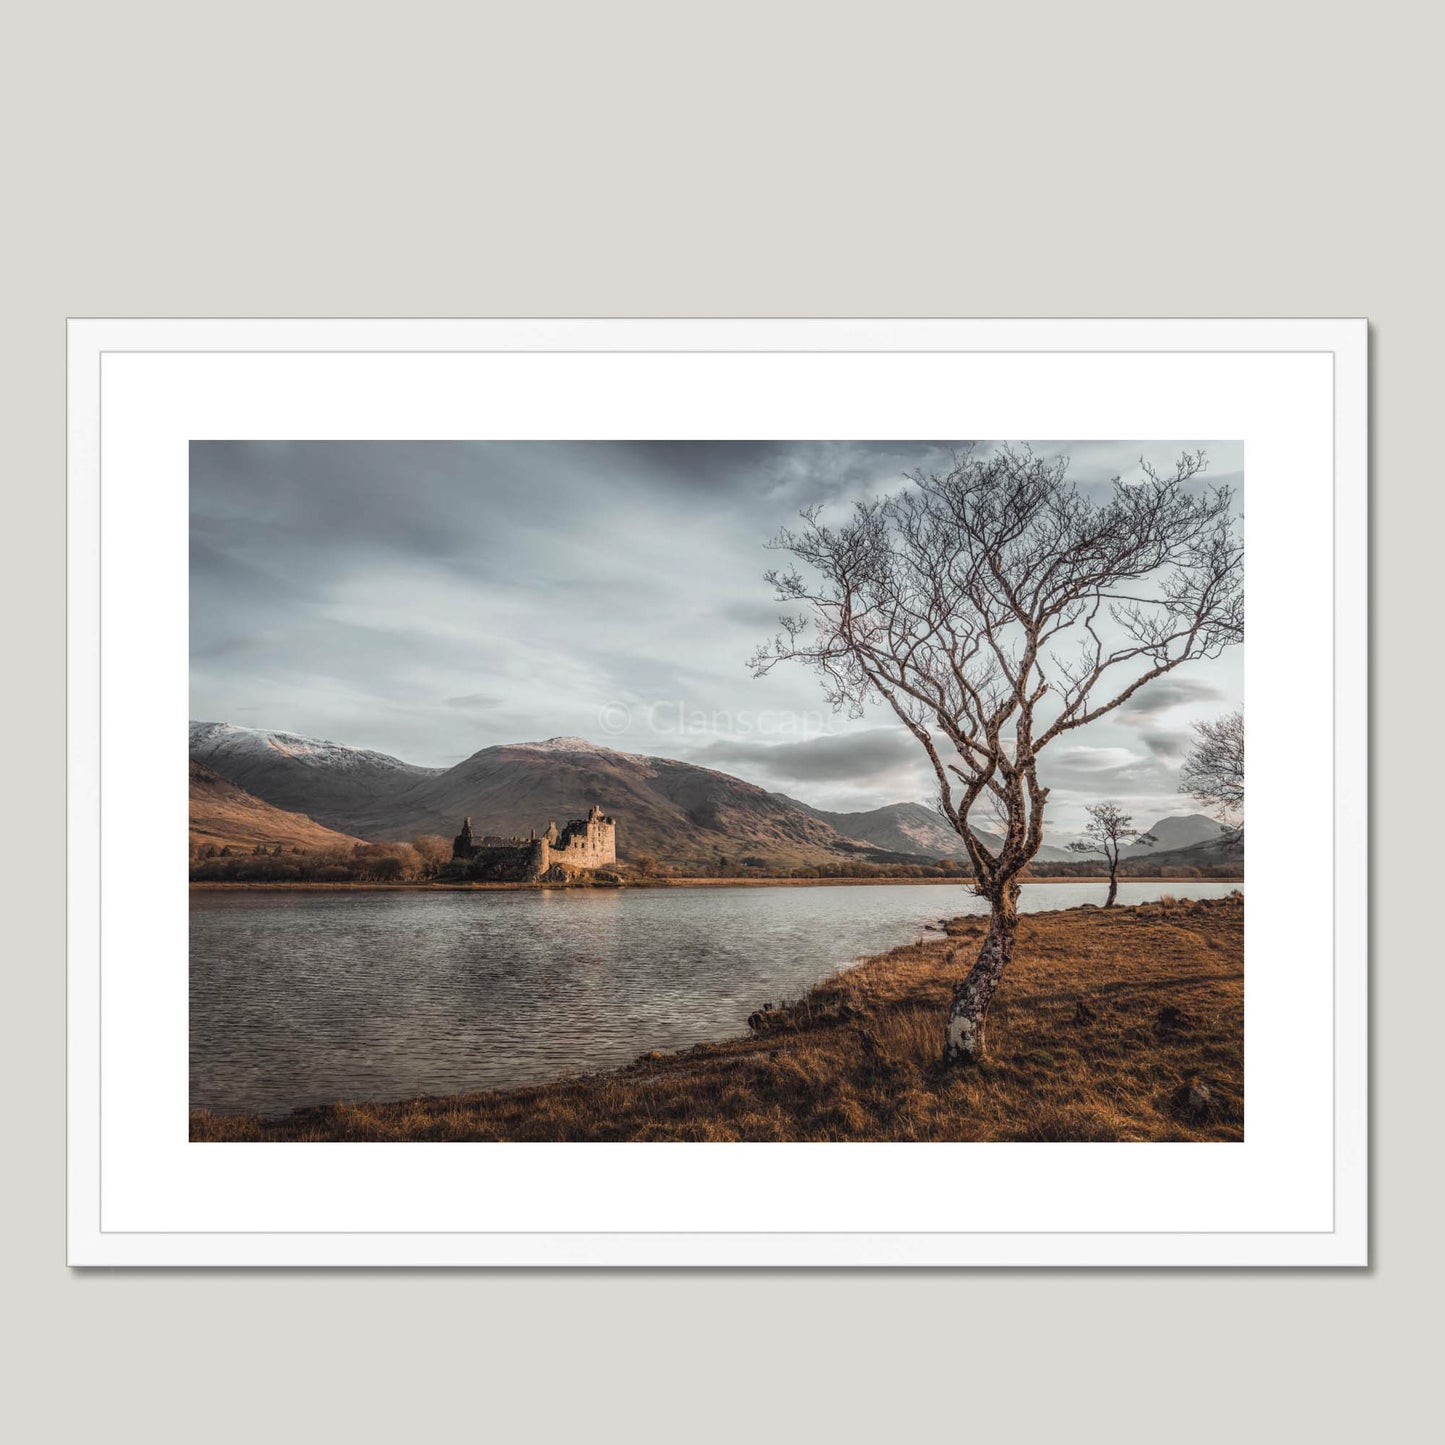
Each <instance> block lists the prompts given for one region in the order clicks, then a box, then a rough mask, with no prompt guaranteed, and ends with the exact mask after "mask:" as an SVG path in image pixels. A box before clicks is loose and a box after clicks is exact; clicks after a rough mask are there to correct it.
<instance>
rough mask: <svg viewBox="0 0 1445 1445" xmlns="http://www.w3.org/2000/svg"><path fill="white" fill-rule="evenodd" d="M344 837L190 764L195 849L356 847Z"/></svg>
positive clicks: (351, 840)
mask: <svg viewBox="0 0 1445 1445" xmlns="http://www.w3.org/2000/svg"><path fill="white" fill-rule="evenodd" d="M358 841H359V840H358V839H356V838H352V837H348V836H347V835H346V834H345V833H337V832H333V831H332V830H331V829H330V828H323V827H322V826H321V824H320V823H317V822H315V821H314V820H313V819H311V818H308V817H306V815H305V814H304V813H289V812H286V811H284V810H283V809H281V808H275V807H272V806H271V804H270V803H266V802H263V801H262V800H261V799H260V798H256V797H253V796H252V795H251V794H250V793H248V792H246V791H245V790H244V789H242V788H238V787H237V786H236V785H235V783H231V782H228V781H227V780H226V779H225V778H222V777H220V776H218V775H217V774H216V773H213V772H212V771H211V770H210V769H209V768H207V767H203V766H202V765H201V764H200V763H197V762H195V761H192V763H191V846H192V847H193V848H194V847H198V846H199V847H207V846H211V845H214V846H215V847H217V848H224V847H231V848H244V849H251V848H254V847H255V846H256V844H258V843H263V844H265V845H266V847H268V848H272V847H275V845H276V844H278V843H279V844H280V845H281V846H282V847H283V848H308V849H309V848H331V847H336V846H342V847H347V848H349V847H351V846H352V845H353V844H355V843H356V842H358Z"/></svg>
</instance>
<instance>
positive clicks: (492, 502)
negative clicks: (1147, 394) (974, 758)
mask: <svg viewBox="0 0 1445 1445" xmlns="http://www.w3.org/2000/svg"><path fill="white" fill-rule="evenodd" d="M956 445H958V444H957V443H953V442H631V443H627V442H196V443H193V444H192V447H191V716H192V717H193V718H196V719H199V720H203V721H208V722H233V723H239V724H243V725H245V726H249V727H260V728H275V729H279V730H283V731H289V732H298V733H304V734H307V735H310V736H315V737H323V738H330V739H332V740H333V741H336V742H344V743H351V744H354V745H357V746H361V747H369V748H376V749H379V750H380V751H382V752H387V753H392V754H395V755H396V756H398V757H401V758H405V759H406V760H407V761H409V762H416V763H426V764H430V765H433V766H447V765H449V764H452V763H455V762H458V761H459V760H460V759H462V758H464V757H466V756H467V755H469V754H470V753H473V752H475V751H476V750H477V749H478V748H483V747H488V746H490V745H492V744H494V743H505V742H523V741H533V740H537V739H541V738H547V737H553V736H558V735H572V736H579V737H584V738H588V739H591V740H592V741H594V742H598V743H603V744H606V745H608V746H611V747H616V748H619V749H621V750H623V751H625V752H639V753H650V754H657V755H662V756H666V757H673V758H681V759H684V760H686V761H689V762H697V763H702V764H704V765H707V766H709V767H716V768H720V769H722V770H723V771H725V772H730V773H734V774H736V775H737V776H739V777H743V778H746V779H748V780H749V781H751V782H755V783H759V784H761V785H763V786H764V787H768V788H772V789H776V790H778V791H781V792H786V793H789V794H791V795H793V796H795V797H798V798H801V799H803V800H804V801H805V802H809V803H812V804H814V805H815V806H818V807H824V808H836V809H840V810H852V809H862V808H871V807H877V806H879V805H881V804H884V803H893V802H901V801H918V802H927V801H931V790H930V786H929V774H928V772H927V770H926V767H925V766H924V765H922V764H921V762H920V757H921V755H920V754H919V753H918V751H917V745H916V744H915V743H914V742H913V741H912V739H911V738H909V737H908V736H907V735H906V734H905V733H903V732H902V730H901V729H900V728H899V727H898V726H897V724H896V723H895V722H892V721H891V719H892V714H891V713H888V712H886V711H885V710H882V709H872V710H870V712H869V713H868V714H867V715H866V716H865V717H864V718H862V719H859V720H851V719H849V718H847V717H844V716H841V715H836V714H833V713H832V712H830V711H829V710H828V708H827V707H826V705H825V704H824V702H823V700H822V695H821V692H820V691H819V687H818V683H817V681H816V679H815V678H814V677H813V676H812V675H811V674H810V673H808V672H807V671H805V670H804V669H803V668H802V667H800V666H795V667H791V668H781V669H779V670H778V671H776V672H775V673H774V674H773V675H771V676H770V677H767V678H763V679H755V678H753V677H752V676H751V675H750V674H749V672H748V669H747V667H746V665H745V664H746V659H747V658H748V656H749V654H750V653H751V652H752V651H753V649H754V648H755V647H756V645H757V644H758V643H759V642H760V641H762V640H763V639H764V638H766V637H769V636H771V635H772V633H773V632H774V631H775V630H776V619H777V608H776V606H775V605H774V604H773V602H772V597H771V592H770V589H769V588H768V586H767V584H766V583H765V582H764V581H763V578H762V574H763V572H764V571H765V570H766V569H767V568H768V567H769V566H773V565H776V564H777V563H778V562H779V561H780V559H779V557H778V556H777V555H776V554H774V553H771V552H769V551H768V549H767V545H766V544H767V542H768V540H769V538H771V537H772V536H773V535H774V534H775V533H776V532H777V530H778V528H779V527H781V526H784V525H786V524H788V523H790V522H792V521H794V520H795V519H796V517H797V514H798V511H799V509H800V508H802V507H804V506H807V505H809V504H811V503H822V504H824V505H825V506H826V507H828V508H830V509H833V510H835V511H836V514H837V515H838V516H839V517H840V518H841V517H842V516H843V515H844V514H845V512H846V508H847V506H848V504H849V503H850V502H851V501H852V500H853V499H854V498H858V497H862V496H871V495H878V494H881V493H884V492H887V491H890V490H894V489H896V488H898V487H899V486H901V485H903V484H904V483H903V481H902V474H903V473H904V472H905V471H909V470H912V469H913V468H915V467H919V466H921V467H924V468H925V469H929V470H943V469H946V467H947V465H948V462H949V456H950V451H951V449H952V448H953V447H954V446H956ZM989 445H990V444H989V443H986V442H982V443H979V446H980V447H981V448H985V449H986V448H987V447H988V446H989ZM1034 447H1035V450H1037V451H1041V452H1044V453H1047V454H1052V453H1055V452H1060V451H1062V452H1066V453H1067V454H1068V455H1069V457H1070V458H1071V463H1072V464H1071V469H1070V475H1071V476H1072V477H1073V478H1074V479H1075V480H1076V481H1078V482H1080V483H1081V484H1084V485H1087V486H1089V487H1091V488H1095V487H1097V488H1098V489H1099V492H1100V494H1101V495H1102V493H1103V491H1104V489H1105V488H1106V486H1107V483H1108V480H1109V478H1111V477H1113V476H1116V475H1120V474H1123V475H1124V476H1125V477H1126V479H1127V478H1128V477H1129V476H1130V475H1133V474H1137V470H1138V459H1139V458H1140V456H1141V455H1142V456H1144V457H1147V458H1148V459H1149V460H1150V461H1152V462H1154V463H1156V464H1157V465H1159V466H1161V467H1169V466H1171V465H1172V463H1173V461H1174V460H1175V459H1176V458H1177V457H1178V455H1179V453H1180V452H1181V451H1183V450H1185V449H1193V448H1195V447H1203V448H1204V449H1205V450H1206V451H1207V453H1208V456H1209V470H1208V473H1207V480H1208V481H1210V482H1213V483H1219V482H1228V483H1230V484H1232V485H1234V486H1235V487H1236V488H1237V489H1238V490H1239V492H1240V494H1241V496H1242V492H1243V472H1242V467H1243V452H1242V448H1241V447H1240V446H1239V444H1237V443H1232V442H1194V441H1168V442H1137V441H1135V442H1098V441H1091V442H1060V443H1052V442H1036V443H1034ZM1242 687H1243V658H1242V655H1241V651H1240V649H1238V648H1236V649H1232V650H1231V652H1230V653H1229V654H1227V655H1226V656H1225V657H1224V658H1222V659H1221V660H1219V661H1217V662H1207V663H1196V664H1191V665H1190V666H1189V667H1187V668H1181V669H1179V670H1178V671H1176V672H1175V673H1173V674H1171V675H1170V676H1169V677H1167V678H1162V679H1160V680H1159V681H1157V682H1155V683H1153V684H1152V685H1151V686H1149V687H1148V688H1145V689H1142V690H1141V691H1140V692H1139V693H1137V694H1135V697H1134V698H1133V699H1132V700H1131V705H1130V706H1128V707H1126V708H1124V709H1121V710H1120V711H1119V712H1118V713H1117V714H1115V715H1113V716H1111V717H1109V718H1106V719H1101V720H1100V721H1099V722H1097V723H1095V724H1092V725H1091V726H1089V727H1087V728H1083V729H1080V730H1078V731H1076V732H1073V733H1071V734H1068V735H1067V736H1065V737H1063V738H1060V739H1059V740H1058V742H1057V743H1055V744H1054V745H1052V747H1051V748H1050V749H1049V750H1048V751H1047V752H1046V753H1045V754H1044V755H1043V760H1042V761H1041V763H1040V773H1041V775H1042V776H1043V779H1044V781H1045V782H1046V783H1047V784H1048V785H1049V786H1050V787H1051V788H1052V789H1053V790H1054V791H1053V796H1052V797H1051V799H1050V812H1051V814H1052V822H1053V828H1052V830H1051V834H1052V836H1053V837H1055V838H1062V837H1065V836H1070V835H1072V833H1073V832H1074V831H1075V830H1076V829H1077V826H1078V824H1079V822H1080V821H1081V819H1082V810H1083V807H1084V805H1085V804H1086V803H1088V802H1094V801H1098V800H1100V799H1103V798H1108V799H1111V800H1114V801H1117V802H1121V803H1122V804H1124V806H1126V807H1127V808H1131V809H1132V810H1133V811H1134V812H1135V814H1136V820H1137V821H1139V822H1140V823H1141V824H1144V823H1151V822H1153V821H1154V820H1155V819H1156V818H1158V817H1162V816H1164V815H1166V814H1168V813H1171V812H1173V813H1177V812H1188V811H1194V808H1193V805H1192V803H1190V802H1189V800H1188V799H1185V798H1181V797H1179V796H1178V795H1177V793H1176V791H1175V788H1176V784H1177V781H1178V771H1179V761H1180V757H1181V754H1182V751H1183V749H1184V747H1185V746H1186V745H1187V742H1188V738H1189V725H1190V723H1191V722H1192V721H1193V720H1196V719H1202V718H1212V717H1216V716H1218V715H1219V714H1220V713H1222V712H1225V711H1228V710H1230V709H1232V708H1234V707H1236V706H1239V705H1240V704H1241V702H1242Z"/></svg>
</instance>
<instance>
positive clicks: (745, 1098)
mask: <svg viewBox="0 0 1445 1445" xmlns="http://www.w3.org/2000/svg"><path fill="white" fill-rule="evenodd" d="M983 931H984V923H983V920H980V919H972V918H961V919H957V920H955V921H954V922H953V923H951V924H950V925H949V926H948V932H947V936H946V937H945V938H942V939H936V940H928V941H925V942H923V943H921V944H914V945H910V946H908V947H906V948H899V949H895V950H894V951H893V952H891V953H887V954H883V955H880V956H879V957H877V958H873V959H870V960H868V961H867V962H865V963H863V964H860V965H859V966H858V967H857V968H854V969H851V970H849V971H848V972H847V973H844V974H841V975H839V976H838V977H837V978H835V979H832V980H829V981H828V982H826V983H824V984H822V985H820V986H819V987H818V988H816V989H814V990H813V991H812V992H811V993H809V994H808V995H807V996H806V997H805V998H803V999H800V1000H799V1001H798V1002H797V1003H794V1004H791V1005H788V1006H786V1007H782V1008H775V1009H771V1010H769V1011H767V1012H765V1013H763V1014H761V1016H760V1017H759V1019H758V1025H757V1027H756V1028H755V1030H754V1032H753V1033H752V1035H751V1036H750V1037H747V1038H742V1039H736V1040H732V1041H729V1042H726V1043H720V1044H700V1045H698V1046H696V1047H695V1048H692V1049H688V1050H686V1051H684V1052H681V1053H677V1054H668V1055H660V1054H650V1055H647V1056H646V1057H645V1058H642V1059H639V1060H638V1061H637V1062H636V1063H635V1064H632V1065H630V1066H629V1067H627V1068H625V1069H619V1070H616V1071H614V1072H612V1073H606V1074H593V1075H588V1076H584V1077H581V1078H575V1079H565V1080H562V1081H560V1082H557V1083H552V1084H546V1085H542V1086H538V1087H533V1088H526V1089H515V1090H511V1091H508V1092H505V1093H486V1094H467V1095H457V1096H455V1097H451V1098H445V1099H438V1098H419V1099H407V1100H404V1101H402V1102H400V1103H393V1104H337V1105H332V1106H328V1107H326V1108H319V1109H304V1110H298V1111H297V1112H296V1113H294V1114H290V1115H288V1116H286V1117H285V1118H282V1119H272V1120H262V1119H258V1118H255V1117H249V1116H218V1115H213V1114H209V1113H205V1112H199V1113H196V1114H194V1115H193V1116H192V1119H191V1138H192V1139H193V1140H199V1141H213V1142H218V1141H233V1140H234V1141H244V1140H297V1141H317V1140H457V1141H466V1140H492V1141H495V1140H549V1141H558V1140H562V1141H584V1140H691V1141H724V1140H760V1141H765V1140H817V1141H829V1140H833V1141H838V1140H850V1139H851V1140H859V1139H874V1140H877V1139H894V1140H980V1141H981V1140H1020V1141H1030V1140H1032V1141H1043V1140H1085V1141H1101V1140H1107V1141H1132V1140H1239V1139H1242V1138H1243V1137H1244V966H1243V964H1244V958H1243V951H1244V900H1243V898H1242V897H1241V896H1239V895H1235V896H1234V897H1231V898H1223V899H1213V900H1208V901H1195V902H1190V901H1187V900H1186V901H1176V900H1172V899H1170V900H1161V901H1160V902H1158V903H1152V904H1143V905H1140V906H1139V907H1135V908H1114V909H1110V910H1108V911H1105V910H1102V909H1093V908H1076V909H1070V910H1067V911H1064V912H1059V913H1042V914H1033V915H1030V916H1026V917H1025V918H1024V920H1023V922H1022V925H1021V927H1020V932H1019V940H1018V947H1017V951H1016V953H1015V956H1014V960H1013V962H1012V964H1011V965H1010V966H1009V971H1008V973H1007V974H1005V976H1004V981H1003V983H1002V984H1001V986H1000V989H999V993H998V995H997V997H996V1000H995V1003H994V1007H993V1010H992V1013H991V1015H990V1020H989V1050H990V1055H991V1057H990V1058H989V1060H988V1061H987V1062H986V1063H984V1064H982V1065H980V1066H978V1067H975V1068H970V1069H965V1070H961V1071H954V1072H944V1071H941V1070H940V1069H939V1067H938V1065H937V1062H936V1060H937V1056H938V1052H939V1047H940V1041H941V1038H942V1032H943V1019H944V1014H945V1012H946V1009H947V1006H948V1001H949V997H950V993H951V990H952V986H953V984H954V982H955V981H956V980H957V979H958V978H959V977H960V976H961V975H962V972H963V971H964V970H965V969H966V968H967V965H968V962H969V960H970V959H971V958H972V956H973V954H974V952H975V951H976V950H977V948H978V945H979V944H980V943H981V942H982V939H983ZM1081 1006H1082V1007H1081ZM1199 1085H1203V1090H1202V1091H1201V1090H1200V1089H1199V1088H1198V1086H1199ZM1191 1086H1194V1092H1193V1093H1192V1095H1191V1093H1190V1089H1191Z"/></svg>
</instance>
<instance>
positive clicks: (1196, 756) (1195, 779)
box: [1179, 709, 1244, 842]
mask: <svg viewBox="0 0 1445 1445" xmlns="http://www.w3.org/2000/svg"><path fill="white" fill-rule="evenodd" d="M1179 791H1180V792H1181V793H1189V794H1190V795H1191V796H1192V797H1193V798H1194V800H1195V802H1197V803H1199V804H1200V805H1201V806H1202V807H1205V808H1208V809H1209V811H1210V812H1211V813H1213V814H1214V816H1215V817H1216V818H1218V819H1219V821H1220V822H1221V823H1223V824H1224V825H1225V826H1226V827H1228V828H1229V830H1230V839H1231V841H1233V842H1239V841H1241V840H1242V839H1243V837H1244V712H1243V710H1242V709H1241V710H1239V711H1236V712H1231V713H1226V714H1225V715H1224V716H1223V717H1222V718H1218V719H1216V720H1215V721H1214V722H1204V723H1195V724H1194V746H1193V747H1191V748H1190V750H1189V752H1188V754H1187V755H1186V756H1185V759H1184V767H1183V769H1182V770H1181V772H1180V774H1179ZM1236 820H1238V821H1236Z"/></svg>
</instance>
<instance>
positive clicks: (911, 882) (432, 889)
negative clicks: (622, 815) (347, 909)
mask: <svg viewBox="0 0 1445 1445" xmlns="http://www.w3.org/2000/svg"><path fill="white" fill-rule="evenodd" d="M1020 882H1022V883H1023V885H1024V887H1028V885H1029V884H1031V883H1093V884H1097V885H1098V887H1100V888H1101V889H1102V888H1105V887H1107V885H1108V879H1107V878H1059V877H1053V876H1050V877H1039V878H1024V879H1021V880H1020ZM1119 882H1120V883H1121V884H1124V883H1177V884H1179V885H1181V886H1182V887H1187V886H1188V885H1189V884H1191V883H1243V882H1244V878H1243V876H1240V877H1237V878H1159V877H1154V876H1152V875H1143V876H1137V877H1135V876H1126V875H1120V878H1119ZM968 883H969V880H968V879H967V878H965V877H962V876H960V877H958V878H638V879H628V880H626V881H625V882H622V883H579V884H567V883H222V882H205V881H196V882H192V883H191V885H190V887H191V889H192V891H194V892H221V893H225V892H232V893H234V892H243V891H244V892H256V891H259V892H275V893H288V892H289V893H338V892H339V893H358V892H360V893H397V892H413V893H498V892H506V891H509V890H511V891H515V890H518V889H523V890H525V889H542V888H547V889H557V888H569V887H572V888H596V889H606V890H611V891H616V890H618V889H622V888H860V887H861V888H877V887H879V886H882V885H885V884H903V885H905V886H907V887H913V886H915V885H920V884H921V885H924V886H927V887H939V886H943V887H948V888H960V887H964V888H966V887H967V886H968Z"/></svg>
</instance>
